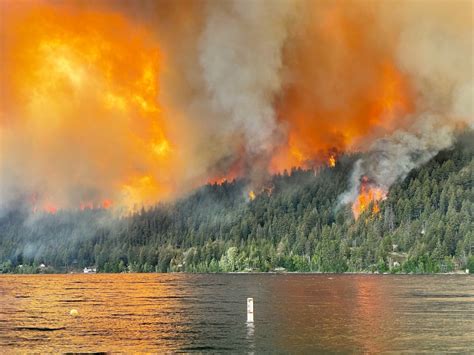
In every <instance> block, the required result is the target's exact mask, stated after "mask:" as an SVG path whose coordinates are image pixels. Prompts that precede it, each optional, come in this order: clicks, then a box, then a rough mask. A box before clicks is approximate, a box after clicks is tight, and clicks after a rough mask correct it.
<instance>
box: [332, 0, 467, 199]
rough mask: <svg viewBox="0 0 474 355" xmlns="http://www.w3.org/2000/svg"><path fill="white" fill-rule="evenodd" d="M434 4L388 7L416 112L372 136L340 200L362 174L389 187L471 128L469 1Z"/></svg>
mask: <svg viewBox="0 0 474 355" xmlns="http://www.w3.org/2000/svg"><path fill="white" fill-rule="evenodd" d="M440 4H441V5H440ZM424 5H426V4H424ZM438 5H440V6H437V7H433V8H431V9H427V8H426V6H421V4H419V5H416V4H415V5H414V4H408V6H401V7H400V8H398V9H397V10H395V14H394V13H393V9H390V15H389V16H391V17H392V19H393V18H396V20H397V22H398V25H397V26H400V30H399V33H400V35H399V45H398V48H397V60H398V65H399V67H400V69H401V70H403V71H404V72H406V73H407V74H408V75H409V77H410V80H411V82H412V85H413V86H414V88H415V89H416V92H417V94H418V98H417V102H416V112H415V113H413V114H412V115H411V117H409V121H411V122H413V124H412V125H410V126H409V127H408V128H405V129H403V130H397V131H395V132H394V133H393V134H392V135H390V136H388V137H383V138H381V139H379V140H376V141H375V142H374V143H373V144H372V145H371V147H370V149H369V153H368V154H367V155H366V156H365V157H364V158H363V159H361V160H359V161H358V162H357V164H356V165H355V167H354V170H353V174H352V177H351V187H350V189H349V191H347V192H346V193H344V194H343V195H342V196H341V197H340V201H341V202H342V203H349V202H354V200H355V198H356V197H357V195H358V193H359V189H360V181H361V178H362V176H367V177H368V178H369V179H370V181H371V182H372V183H374V184H376V185H377V186H379V187H382V188H384V189H385V190H388V189H389V188H390V186H391V185H392V184H393V183H394V182H396V181H397V180H399V179H403V178H405V177H406V176H407V174H408V173H409V172H410V171H411V170H412V169H414V168H416V167H418V166H420V165H422V164H423V163H426V162H427V161H428V160H429V159H431V158H432V157H433V156H435V155H436V154H437V153H438V152H439V151H440V150H443V149H446V148H449V147H450V146H451V145H452V143H453V141H454V136H455V133H456V128H457V127H459V126H468V127H471V128H472V127H474V112H473V102H474V82H473V80H474V76H473V41H472V24H473V22H472V21H473V19H472V5H471V6H469V3H467V2H466V3H462V2H460V3H458V4H457V5H458V6H454V7H450V4H449V3H448V2H445V3H443V2H440V3H438ZM453 5H454V4H453ZM459 5H462V6H459ZM466 5H467V6H466ZM447 7H448V8H447ZM469 8H470V9H471V11H466V10H469ZM394 15H395V16H394ZM391 25H393V22H392V23H391Z"/></svg>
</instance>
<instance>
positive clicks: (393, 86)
mask: <svg viewBox="0 0 474 355" xmlns="http://www.w3.org/2000/svg"><path fill="white" fill-rule="evenodd" d="M314 6H315V13H314V14H311V15H310V16H312V17H311V18H312V19H314V21H311V23H310V24H308V28H307V32H305V36H306V37H305V38H302V39H301V40H300V41H299V43H298V45H296V46H292V47H291V50H289V51H287V53H286V54H285V56H286V61H287V62H288V65H289V67H290V68H291V69H290V70H291V74H292V80H291V82H290V83H289V84H288V85H287V87H286V88H285V92H284V95H283V96H282V97H281V98H280V100H279V101H278V102H277V112H278V116H279V120H280V121H281V123H282V124H284V126H285V127H288V137H287V142H286V144H285V145H283V146H282V147H279V148H278V149H277V152H276V154H275V155H274V156H273V158H272V162H271V170H272V171H274V172H276V171H282V170H283V169H289V168H291V167H292V166H306V167H311V166H312V165H319V164H321V163H325V157H327V156H328V155H329V153H330V152H331V151H332V150H334V149H335V150H337V151H341V152H344V151H347V150H364V148H366V147H367V140H366V138H367V137H371V138H372V139H373V138H375V137H377V136H381V135H384V134H387V133H390V132H392V131H394V130H395V129H396V128H400V127H403V126H404V125H405V124H408V122H405V120H406V118H405V117H406V116H407V114H408V113H410V112H412V111H413V110H414V95H413V93H412V90H411V88H410V85H409V80H408V78H407V77H406V75H405V74H404V73H403V72H402V71H400V70H399V69H398V68H397V66H396V59H395V58H396V57H395V56H396V54H395V48H396V47H395V44H396V43H397V41H396V37H395V36H394V37H393V38H390V37H389V38H386V40H385V41H384V42H383V43H378V42H377V41H376V40H374V38H373V33H374V31H375V32H376V31H377V30H376V29H375V27H373V26H375V23H376V21H377V19H376V18H374V16H375V15H374V14H372V13H370V12H367V13H366V12H363V13H362V14H360V13H358V12H357V11H355V12H354V13H350V12H348V11H345V10H344V9H345V3H344V2H343V1H342V2H341V1H335V2H328V3H327V4H326V5H324V4H320V3H319V2H318V3H316V2H315V4H314ZM316 8H317V9H316ZM359 11H362V10H359ZM387 36H389V35H388V34H387ZM324 48H331V51H330V53H327V52H325V55H321V52H322V51H325V50H324Z"/></svg>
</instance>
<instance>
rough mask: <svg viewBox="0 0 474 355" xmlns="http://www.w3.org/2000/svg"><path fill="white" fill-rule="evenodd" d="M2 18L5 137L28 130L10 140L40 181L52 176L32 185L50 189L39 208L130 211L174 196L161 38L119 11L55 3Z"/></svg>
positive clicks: (26, 6)
mask: <svg viewBox="0 0 474 355" xmlns="http://www.w3.org/2000/svg"><path fill="white" fill-rule="evenodd" d="M2 10H6V11H7V15H4V16H2V20H3V19H5V20H6V22H5V24H4V26H2V27H1V30H2V31H1V33H0V41H1V42H2V43H3V46H4V49H6V51H5V53H4V57H3V58H2V62H3V63H2V64H3V65H2V67H1V68H0V71H1V76H2V86H4V90H3V91H5V93H6V96H7V97H5V98H6V100H3V99H2V102H1V106H0V112H1V113H2V115H0V129H1V128H2V126H3V127H8V128H10V129H11V130H12V132H20V133H19V134H18V133H17V134H14V133H13V134H12V136H11V137H7V136H5V139H9V141H8V144H9V146H12V147H15V148H13V149H16V150H17V152H24V156H19V157H18V159H19V160H21V159H23V160H24V161H27V162H28V163H27V166H28V167H29V169H30V176H43V175H44V174H45V172H47V173H48V174H50V176H48V177H47V180H48V182H47V183H44V182H41V185H40V187H37V186H35V185H32V186H31V189H32V190H33V191H35V190H36V189H37V188H38V190H41V191H42V193H41V194H40V195H38V196H37V198H38V200H40V201H39V203H40V204H41V203H42V202H41V201H42V200H43V201H46V200H47V201H49V200H52V201H55V205H56V206H57V207H56V208H77V207H78V206H79V208H81V209H86V208H93V207H94V206H101V205H102V206H104V208H109V207H110V206H111V203H110V201H111V200H109V198H110V197H112V198H113V199H114V200H116V201H118V204H120V205H127V204H129V206H131V205H133V204H138V203H143V201H145V200H147V201H153V202H156V201H157V200H160V199H162V198H167V197H168V196H169V195H170V193H171V191H173V189H174V186H173V184H172V183H170V182H169V180H170V178H169V176H168V174H169V172H170V171H171V170H172V169H173V167H174V166H175V165H176V164H177V162H176V159H174V160H173V155H174V145H173V143H172V142H171V141H170V139H169V138H168V137H167V135H166V132H165V126H166V123H165V122H164V120H163V117H162V114H161V108H160V107H159V104H158V101H157V97H158V93H159V86H158V75H159V69H160V65H161V61H162V59H161V54H160V52H159V46H158V44H157V43H156V42H155V41H154V40H152V38H151V34H150V33H148V32H147V30H146V29H145V28H143V27H141V26H139V25H137V24H136V23H132V22H130V21H129V20H127V19H126V18H124V17H122V16H120V15H118V14H117V13H114V12H113V11H110V12H105V11H103V10H100V11H99V10H96V11H89V10H84V9H80V8H77V7H75V6H68V5H67V4H65V5H59V4H57V5H52V4H51V3H48V2H38V3H34V2H30V3H29V2H22V3H19V4H16V5H15V6H2ZM5 132H7V131H5ZM1 133H2V134H3V131H2V132H1ZM3 138H4V137H2V139H3ZM19 148H21V149H19ZM17 154H20V153H17ZM20 163H21V162H19V164H20ZM140 176H141V177H140ZM44 178H46V176H44ZM145 179H148V180H147V182H146V183H144V181H145ZM31 184H33V183H31ZM151 184H156V185H157V186H153V187H151V186H149V185H151ZM144 185H147V187H146V188H145V187H144ZM78 187H79V188H80V189H81V188H83V189H84V192H83V193H82V192H81V191H80V189H78ZM78 190H79V191H78ZM91 190H93V191H94V196H92V197H91V196H90V192H89V191H91ZM141 194H146V195H145V196H144V195H141ZM72 196H74V197H72ZM84 201H87V202H84ZM103 201H109V202H105V203H102V202H103ZM105 206H106V207H105ZM49 210H52V209H49Z"/></svg>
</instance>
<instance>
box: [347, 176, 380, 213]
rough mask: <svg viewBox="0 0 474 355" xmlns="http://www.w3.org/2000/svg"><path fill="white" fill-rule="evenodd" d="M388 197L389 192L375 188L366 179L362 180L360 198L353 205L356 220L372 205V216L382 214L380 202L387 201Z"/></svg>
mask: <svg viewBox="0 0 474 355" xmlns="http://www.w3.org/2000/svg"><path fill="white" fill-rule="evenodd" d="M386 197H387V191H385V190H383V189H381V188H379V187H376V186H373V185H371V184H370V182H369V181H368V179H367V178H366V177H363V178H362V181H361V185H360V192H359V196H357V199H356V200H355V202H354V203H353V205H352V213H353V214H354V218H355V219H358V218H359V216H360V215H361V214H362V213H363V212H364V211H365V210H367V208H368V207H369V206H371V205H372V214H377V213H379V212H380V207H379V205H378V202H379V201H382V200H385V199H386Z"/></svg>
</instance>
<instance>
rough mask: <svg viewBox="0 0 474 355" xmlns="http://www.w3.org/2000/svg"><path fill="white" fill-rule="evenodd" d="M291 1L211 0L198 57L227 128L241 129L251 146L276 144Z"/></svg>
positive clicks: (258, 149) (255, 150) (259, 149)
mask: <svg viewBox="0 0 474 355" xmlns="http://www.w3.org/2000/svg"><path fill="white" fill-rule="evenodd" d="M292 6H293V5H292V4H291V2H289V1H284V0H283V1H280V0H273V1H267V0H263V1H220V2H210V3H208V6H207V18H206V25H205V29H204V32H203V33H202V37H201V40H200V57H199V61H200V64H201V66H202V70H203V76H204V78H205V82H206V86H207V89H208V92H209V95H210V97H211V104H212V107H213V109H214V110H215V111H216V112H218V113H220V116H221V119H222V120H228V122H227V125H226V129H227V130H230V131H236V132H241V133H242V134H243V136H244V138H245V143H246V145H247V150H248V152H249V153H251V154H256V155H259V154H262V153H266V152H269V151H270V150H271V149H272V148H273V144H274V139H273V137H274V135H275V131H276V130H277V124H276V120H275V110H274V105H273V101H274V97H275V95H276V94H277V93H278V92H279V91H280V88H281V75H280V74H281V69H282V66H283V63H282V48H283V44H284V42H285V39H286V38H287V35H288V30H287V25H288V21H289V17H290V16H289V15H290V13H291V8H292Z"/></svg>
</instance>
